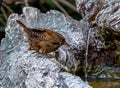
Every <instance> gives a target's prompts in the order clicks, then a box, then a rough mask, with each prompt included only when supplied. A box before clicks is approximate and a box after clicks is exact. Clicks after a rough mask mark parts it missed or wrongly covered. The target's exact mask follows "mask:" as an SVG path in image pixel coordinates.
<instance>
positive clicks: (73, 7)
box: [57, 0, 79, 13]
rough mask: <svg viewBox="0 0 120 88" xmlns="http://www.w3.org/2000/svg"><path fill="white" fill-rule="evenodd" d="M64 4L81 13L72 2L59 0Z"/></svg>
mask: <svg viewBox="0 0 120 88" xmlns="http://www.w3.org/2000/svg"><path fill="white" fill-rule="evenodd" d="M57 1H59V2H61V3H63V4H65V5H66V6H68V7H69V8H71V9H72V10H73V11H75V12H77V13H79V12H78V11H77V9H76V7H75V6H74V5H72V4H71V3H69V2H67V1H66V0H57Z"/></svg>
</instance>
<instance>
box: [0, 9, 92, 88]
mask: <svg viewBox="0 0 120 88" xmlns="http://www.w3.org/2000/svg"><path fill="white" fill-rule="evenodd" d="M16 19H19V20H21V21H22V22H23V23H25V25H26V26H28V27H30V28H49V29H52V30H54V31H57V32H59V33H61V34H63V36H64V37H65V38H66V41H67V42H68V43H69V44H70V46H71V49H72V50H71V49H70V48H68V47H65V46H62V47H60V48H59V49H58V50H57V52H58V61H56V60H55V59H54V58H46V57H45V55H42V54H38V53H34V51H28V40H27V37H26V34H25V32H24V31H23V29H22V28H21V27H20V26H19V25H18V24H17V23H16ZM80 24H81V23H80V22H78V21H75V20H73V19H72V18H70V17H65V16H64V15H63V14H62V13H60V12H58V11H54V10H52V11H49V12H47V13H45V14H44V13H41V12H40V11H39V10H38V9H36V8H32V7H25V8H24V9H23V14H21V15H18V14H12V15H10V17H9V19H8V22H7V26H6V29H5V31H6V35H5V38H4V39H2V41H1V46H0V88H91V87H90V86H89V85H88V84H87V83H85V82H83V81H82V80H81V79H80V78H79V77H77V76H74V75H72V74H70V73H67V72H61V71H60V69H61V65H62V66H67V67H68V68H72V67H74V68H76V67H77V66H78V65H79V64H80V62H79V61H78V60H76V58H75V53H77V51H78V50H79V49H80V50H81V49H82V48H83V47H84V45H85V41H84V38H83V33H82V32H83V31H82V30H81V29H80ZM78 31H79V32H78ZM76 36H77V37H76ZM52 53H53V54H54V52H52Z"/></svg>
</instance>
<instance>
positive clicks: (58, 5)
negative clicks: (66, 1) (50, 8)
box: [52, 0, 69, 16]
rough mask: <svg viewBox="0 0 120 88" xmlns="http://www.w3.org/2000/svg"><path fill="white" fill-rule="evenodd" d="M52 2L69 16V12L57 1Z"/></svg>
mask: <svg viewBox="0 0 120 88" xmlns="http://www.w3.org/2000/svg"><path fill="white" fill-rule="evenodd" d="M52 2H53V3H54V4H55V5H56V6H57V7H58V8H59V9H60V10H61V11H62V12H63V13H64V14H65V15H68V16H69V14H68V13H67V11H66V10H65V9H64V8H63V7H62V6H61V5H60V4H59V3H58V2H57V1H56V0H52Z"/></svg>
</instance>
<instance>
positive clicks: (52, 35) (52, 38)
mask: <svg viewBox="0 0 120 88" xmlns="http://www.w3.org/2000/svg"><path fill="white" fill-rule="evenodd" d="M16 22H17V23H18V24H19V25H20V26H21V27H23V29H24V31H25V32H26V33H27V36H28V40H29V50H35V51H36V52H39V53H42V54H45V53H50V52H52V51H55V50H57V49H58V48H59V47H60V46H62V45H67V46H69V45H68V43H67V42H66V41H65V38H64V36H63V35H61V34H60V33H58V32H55V31H52V30H49V29H45V28H38V29H32V28H28V27H26V26H25V25H24V24H23V23H22V22H21V21H20V20H16Z"/></svg>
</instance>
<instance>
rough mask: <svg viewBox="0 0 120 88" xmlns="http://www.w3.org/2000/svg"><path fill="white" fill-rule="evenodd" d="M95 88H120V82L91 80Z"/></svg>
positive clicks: (115, 80) (90, 82)
mask: <svg viewBox="0 0 120 88" xmlns="http://www.w3.org/2000/svg"><path fill="white" fill-rule="evenodd" d="M89 84H90V85H91V86H92V87H93V88H120V80H117V79H96V80H91V81H90V80H89Z"/></svg>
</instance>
